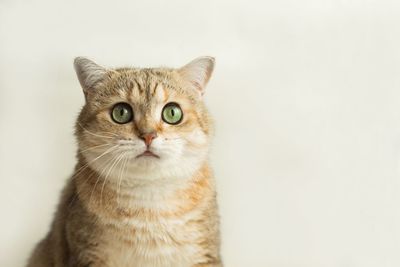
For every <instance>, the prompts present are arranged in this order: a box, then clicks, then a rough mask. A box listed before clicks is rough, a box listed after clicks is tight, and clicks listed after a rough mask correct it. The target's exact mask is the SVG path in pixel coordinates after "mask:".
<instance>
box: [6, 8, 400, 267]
mask: <svg viewBox="0 0 400 267" xmlns="http://www.w3.org/2000/svg"><path fill="white" fill-rule="evenodd" d="M399 14H400V2H399V1H389V0H379V1H378V0H376V1H373V0H366V1H362V0H348V1H345V0H335V1H334V0H331V1H326V0H303V1H299V0H283V1H276V0H267V1H248V0H247V1H246V0H240V1H211V0H202V1H183V0H182V1H178V0H169V1H144V0H142V1H95V0H91V1H77V0H71V1H51V0H40V1H39V0H37V1H35V0H33V1H19V0H13V1H12V0H0V212H1V213H0V214H1V215H0V266H6V267H14V266H16V267H17V266H23V265H24V262H25V261H26V258H27V257H28V255H29V253H30V251H31V249H32V248H33V246H34V244H35V243H36V242H37V241H38V240H39V239H40V238H42V237H43V236H44V235H45V233H46V232H47V230H48V228H49V224H50V222H51V219H52V216H53V212H54V210H55V206H56V204H57V202H58V197H59V194H60V190H61V188H62V187H63V185H64V183H65V181H66V179H67V177H68V176H69V175H70V174H71V173H72V169H73V167H74V164H75V151H76V143H75V140H74V137H73V123H74V121H75V119H76V117H77V114H78V112H79V109H80V107H81V106H82V104H83V101H84V99H83V94H82V92H81V89H80V86H79V83H78V81H77V79H76V77H75V73H74V71H73V67H72V61H73V58H74V57H75V56H87V57H89V58H91V59H93V60H95V61H97V62H98V63H100V64H103V65H106V66H129V65H131V66H139V67H140V66H159V65H166V66H171V67H174V66H175V67H178V66H181V65H183V64H185V63H187V62H189V61H190V60H191V59H193V58H195V57H197V56H200V55H211V56H215V57H216V64H217V65H216V69H215V72H214V76H213V78H212V80H211V82H210V84H209V86H208V88H207V89H208V90H207V93H206V100H205V101H206V102H207V103H208V106H209V108H210V110H211V112H212V114H213V116H214V117H215V120H216V123H217V124H216V126H217V131H216V137H215V140H214V145H213V150H212V154H211V158H212V165H213V167H214V170H215V173H216V177H217V180H218V189H219V203H220V210H221V217H222V238H223V246H222V255H223V258H224V261H225V264H226V266H228V267H237V266H251V267H264V266H265V267H297V266H298V267H300V266H302V267H317V266H320V267H330V266H332V267H333V266H335V267H338V266H349V267H358V266H359V267H368V266H376V267H385V266H400V205H399V204H400V179H399V178H400V176H399V175H400V168H399V167H400V165H399V157H400V121H399V119H400V75H399V73H400V27H399V25H400V16H399Z"/></svg>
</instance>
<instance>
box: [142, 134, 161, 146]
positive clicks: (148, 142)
mask: <svg viewBox="0 0 400 267" xmlns="http://www.w3.org/2000/svg"><path fill="white" fill-rule="evenodd" d="M139 137H140V139H142V140H143V141H144V143H145V144H146V146H147V147H149V146H150V145H151V142H153V139H154V138H156V137H157V133H155V132H151V133H144V134H141V135H140V136H139Z"/></svg>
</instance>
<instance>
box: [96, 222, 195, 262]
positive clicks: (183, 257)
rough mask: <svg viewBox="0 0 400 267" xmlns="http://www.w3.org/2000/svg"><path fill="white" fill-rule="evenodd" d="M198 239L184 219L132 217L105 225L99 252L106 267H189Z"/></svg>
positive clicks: (193, 229) (193, 226) (191, 226)
mask: <svg viewBox="0 0 400 267" xmlns="http://www.w3.org/2000/svg"><path fill="white" fill-rule="evenodd" d="M153 219H155V218H153ZM186 219H187V218H186ZM200 239H201V235H200V233H199V232H198V231H197V229H196V226H195V225H191V223H190V220H185V218H180V219H166V218H158V219H155V220H143V219H132V218H131V219H129V220H126V221H124V222H121V221H120V222H118V223H112V224H108V226H107V228H106V229H105V231H104V240H103V242H102V250H103V253H104V255H105V256H106V257H105V258H106V259H107V262H108V266H109V267H137V266H138V267H147V266H148V267H168V266H171V267H189V266H192V265H193V264H194V263H195V262H196V259H197V257H198V255H200V250H201V248H200V246H199V240H200Z"/></svg>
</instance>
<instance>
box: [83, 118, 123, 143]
mask: <svg viewBox="0 0 400 267" xmlns="http://www.w3.org/2000/svg"><path fill="white" fill-rule="evenodd" d="M78 125H79V126H80V127H81V128H82V129H83V130H84V131H85V132H87V133H89V134H91V135H93V136H97V137H101V138H107V139H113V138H114V137H117V136H118V135H117V134H115V133H111V132H104V133H107V134H111V135H112V136H105V135H100V134H96V133H93V132H91V131H89V130H88V129H86V128H85V127H83V126H82V124H80V122H78Z"/></svg>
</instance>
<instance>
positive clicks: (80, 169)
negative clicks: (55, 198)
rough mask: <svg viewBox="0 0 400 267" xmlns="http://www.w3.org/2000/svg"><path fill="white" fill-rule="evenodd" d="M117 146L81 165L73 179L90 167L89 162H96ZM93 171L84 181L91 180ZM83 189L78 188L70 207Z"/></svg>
mask: <svg viewBox="0 0 400 267" xmlns="http://www.w3.org/2000/svg"><path fill="white" fill-rule="evenodd" d="M117 146H118V145H115V146H113V147H112V148H110V149H108V150H107V151H105V152H104V153H103V154H101V155H100V156H98V157H97V158H95V159H94V160H92V161H91V162H88V163H86V164H85V165H83V166H82V167H80V168H79V169H78V170H77V172H76V173H75V174H73V175H72V179H74V178H76V177H77V175H78V174H80V173H81V172H82V171H84V170H85V169H86V168H87V167H89V164H91V163H93V162H95V161H96V160H98V159H100V158H101V157H102V156H104V155H106V154H107V152H108V153H111V151H112V149H113V148H116V147H117ZM93 173H94V171H93V172H92V173H91V175H89V177H87V178H86V179H85V181H84V182H83V183H87V182H88V181H89V179H90V178H91V177H92V176H93ZM81 191H82V188H81V190H78V191H77V192H76V195H75V196H74V197H73V198H72V200H71V202H70V203H69V205H68V206H69V207H71V205H72V203H73V202H74V201H75V199H76V198H77V197H78V195H79V193H80V192H81Z"/></svg>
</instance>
